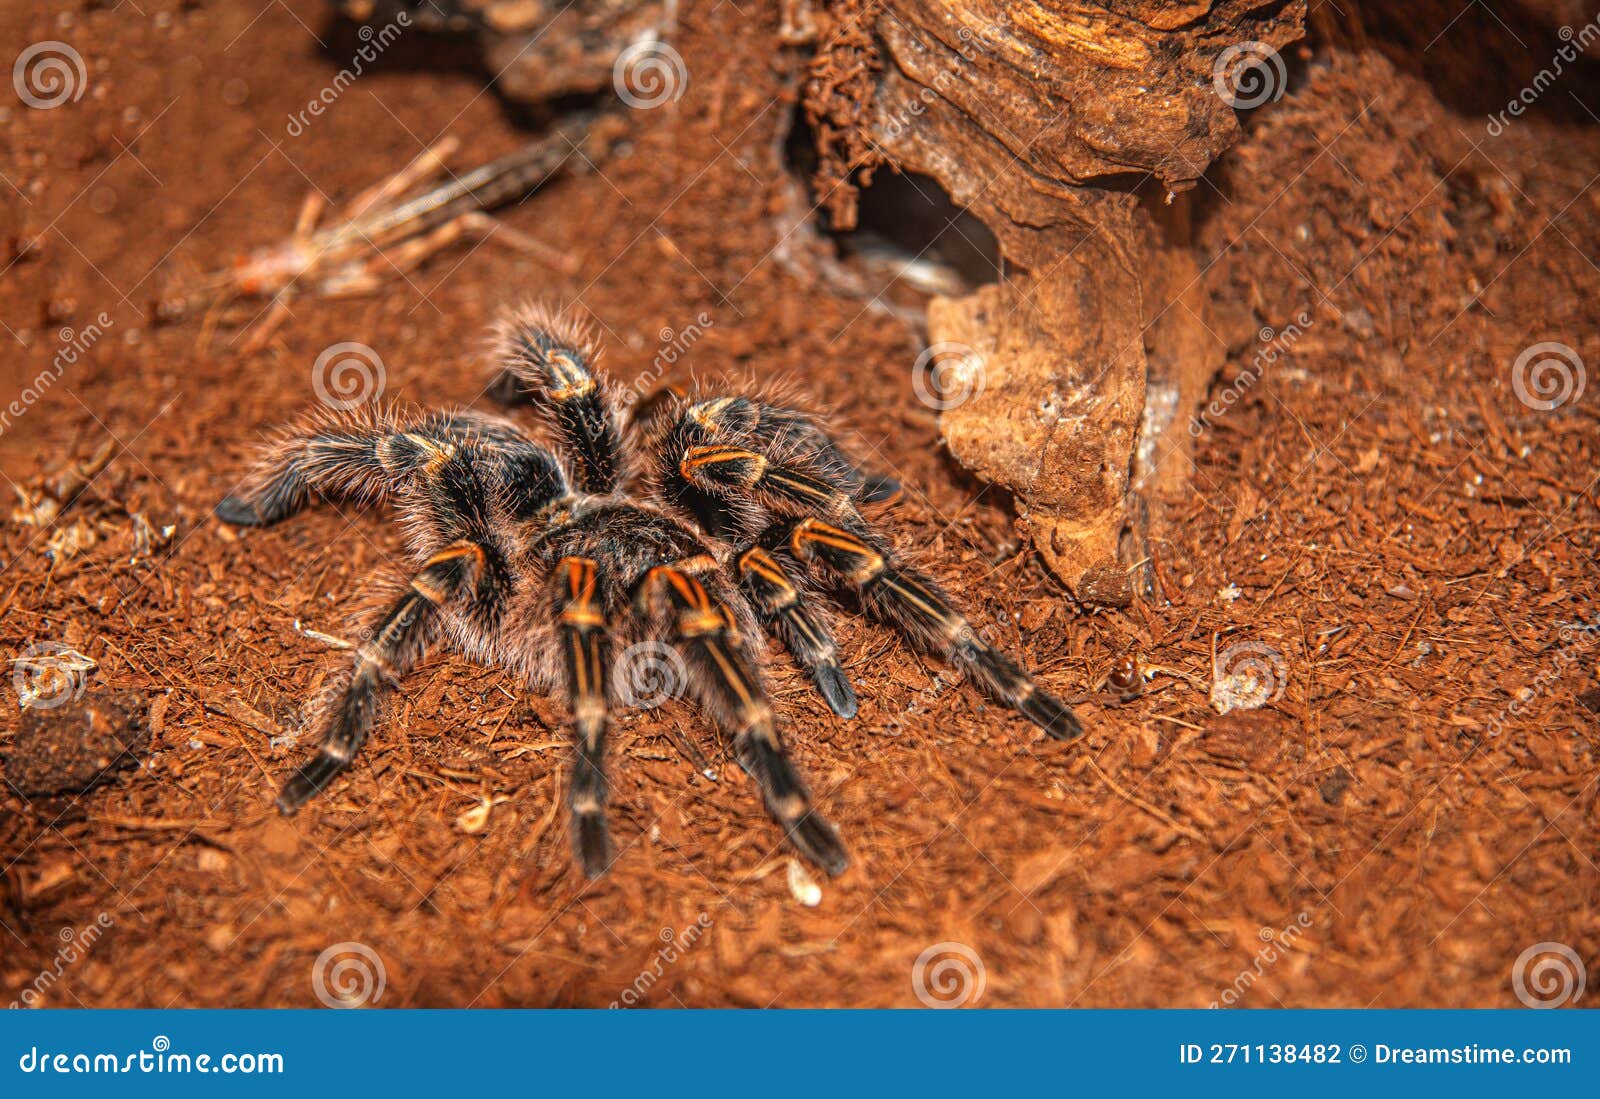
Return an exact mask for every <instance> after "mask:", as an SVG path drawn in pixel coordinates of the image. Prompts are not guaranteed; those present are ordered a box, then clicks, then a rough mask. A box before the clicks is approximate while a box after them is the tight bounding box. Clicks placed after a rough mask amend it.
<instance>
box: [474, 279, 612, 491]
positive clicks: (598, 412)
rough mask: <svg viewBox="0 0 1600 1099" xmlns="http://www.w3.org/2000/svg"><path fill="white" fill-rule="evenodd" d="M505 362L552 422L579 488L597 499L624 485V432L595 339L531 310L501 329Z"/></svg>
mask: <svg viewBox="0 0 1600 1099" xmlns="http://www.w3.org/2000/svg"><path fill="white" fill-rule="evenodd" d="M498 331H499V339H500V345H501V348H500V351H501V354H500V361H501V362H503V363H504V364H505V368H506V369H507V370H508V371H509V372H510V373H512V374H513V375H515V376H516V378H517V380H518V381H519V382H520V383H521V384H522V386H523V387H524V388H525V389H526V390H528V391H529V395H530V396H531V397H532V398H533V401H534V404H535V405H537V406H539V407H540V409H541V410H542V411H544V412H545V413H546V414H547V415H548V416H549V418H550V420H551V422H552V424H553V425H554V427H555V429H556V432H557V433H558V434H559V435H560V438H561V446H562V450H563V451H564V452H565V453H567V454H569V455H571V456H572V458H573V460H574V465H575V466H576V468H575V469H574V471H573V472H574V475H575V477H576V480H577V482H578V485H579V486H580V487H581V488H582V489H583V490H584V491H585V492H589V493H593V494H595V495H604V494H605V493H608V492H612V491H614V490H615V489H616V488H617V486H618V484H619V483H620V481H621V479H622V473H623V470H622V429H621V426H620V423H619V418H618V416H617V414H616V412H615V411H614V409H613V408H612V406H611V402H610V401H609V400H608V394H607V392H606V389H605V386H604V384H603V383H602V381H601V379H600V378H599V377H598V376H597V375H596V373H595V370H594V365H593V364H594V360H595V356H596V352H595V347H594V342H593V340H592V339H591V338H590V335H589V333H588V332H587V331H586V330H585V329H584V328H582V327H581V326H580V325H578V324H577V323H576V322H574V321H573V320H572V319H571V318H570V317H567V316H564V315H562V314H557V313H552V312H550V311H549V310H546V309H543V308H541V307H537V306H533V307H528V308H525V309H523V310H521V311H519V312H518V313H516V314H514V315H512V316H511V317H510V318H508V319H507V320H505V321H504V322H502V323H501V325H500V327H499V330H498Z"/></svg>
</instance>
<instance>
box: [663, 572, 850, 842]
mask: <svg viewBox="0 0 1600 1099" xmlns="http://www.w3.org/2000/svg"><path fill="white" fill-rule="evenodd" d="M705 563H706V565H708V566H711V565H712V564H713V563H712V562H710V561H707V562H705ZM688 567H689V565H688V564H687V563H681V564H680V565H678V566H673V565H658V566H656V567H655V568H652V569H650V570H649V572H647V573H646V574H645V576H644V578H643V580H642V581H641V582H640V586H639V591H638V601H639V603H640V604H641V609H642V610H643V612H644V613H645V615H646V616H647V618H649V619H650V620H651V621H652V622H653V623H655V624H656V626H657V627H658V628H660V629H663V630H664V631H665V633H666V636H667V637H669V638H670V639H671V641H672V643H673V645H674V646H675V647H676V648H677V649H678V651H679V652H680V653H681V654H682V656H683V658H684V660H685V661H686V663H687V664H688V665H690V666H691V668H692V670H693V672H694V673H695V674H691V675H690V677H689V680H690V683H691V684H692V685H693V687H694V689H695V690H696V691H697V694H698V699H699V702H700V704H701V705H702V706H703V707H704V708H705V709H706V711H707V712H708V713H709V714H710V715H711V718H712V720H713V721H714V722H715V723H716V725H717V727H718V728H719V729H720V730H721V731H722V732H723V734H724V735H725V736H727V737H728V738H729V739H730V740H731V742H732V746H733V752H734V757H735V758H736V759H738V761H739V764H740V766H741V767H743V768H744V770H745V773H746V774H748V775H749V776H750V777H751V778H752V779H753V780H754V781H755V783H756V785H757V786H758V787H759V788H760V790H761V796H762V800H763V801H764V802H765V803H766V807H767V812H768V813H770V814H771V815H772V818H773V819H774V820H775V821H777V822H778V823H779V824H780V825H782V827H783V830H784V832H785V834H786V835H787V836H788V837H789V842H790V843H792V844H794V846H795V849H796V850H797V851H799V852H800V854H801V855H803V856H804V857H805V858H807V859H808V860H810V861H811V862H813V863H815V864H816V865H817V866H820V867H821V868H822V869H823V870H825V871H826V872H827V873H829V874H839V873H842V872H843V871H844V869H845V867H846V866H848V865H849V863H850V858H849V856H848V855H847V854H846V853H845V849H844V845H843V844H842V843H841V842H840V840H839V835H838V833H837V832H836V831H835V830H834V828H833V825H831V824H829V823H828V822H827V820H825V819H824V818H823V816H822V815H821V814H820V813H819V812H817V811H816V810H815V809H814V808H813V807H812V804H811V795H810V793H809V792H808V791H807V789H806V785H805V783H804V781H803V780H802V779H801V778H800V774H799V772H798V771H797V770H796V769H795V766H794V763H793V761H792V760H791V759H790V758H789V754H788V752H787V751H785V749H784V746H783V742H782V741H781V740H780V738H779V736H778V729H777V724H776V722H775V720H774V718H773V715H772V707H771V705H770V704H769V703H768V701H767V697H766V692H765V690H764V689H763V687H762V684H761V680H760V678H759V677H758V675H757V673H756V670H755V666H754V663H753V661H752V660H751V656H750V652H749V649H748V647H747V645H746V644H745V642H744V640H743V639H742V638H741V637H740V636H739V632H738V628H737V625H736V619H735V618H734V615H733V612H732V611H731V610H729V608H728V605H727V603H726V602H725V601H724V600H723V599H722V598H720V597H718V596H713V595H712V593H711V592H709V591H707V589H706V587H705V585H704V584H702V583H701V581H700V579H699V578H698V577H697V576H695V575H693V574H691V573H690V572H689V571H686V569H687V568H688ZM706 575H707V576H708V577H709V576H712V575H714V574H710V573H708V574H706Z"/></svg>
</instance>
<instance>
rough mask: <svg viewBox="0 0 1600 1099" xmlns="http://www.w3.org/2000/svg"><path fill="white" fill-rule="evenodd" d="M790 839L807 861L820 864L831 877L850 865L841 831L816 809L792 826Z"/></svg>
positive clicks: (842, 871) (836, 875) (834, 876)
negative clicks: (835, 828) (841, 840)
mask: <svg viewBox="0 0 1600 1099" xmlns="http://www.w3.org/2000/svg"><path fill="white" fill-rule="evenodd" d="M789 841H790V842H791V843H793V844H794V846H795V849H796V850H797V851H799V852H800V854H801V855H802V856H803V857H804V858H805V859H806V860H807V861H809V862H812V863H814V864H816V865H817V866H820V867H821V868H822V869H823V870H824V871H826V872H827V875H828V876H829V877H830V878H836V877H838V876H839V875H840V874H843V873H844V872H845V870H846V869H847V868H848V867H849V866H850V856H849V854H848V853H846V851H845V849H844V844H843V843H841V842H840V840H839V833H838V832H837V831H835V830H834V827H833V825H831V824H829V823H828V822H827V821H825V820H823V819H822V817H821V815H819V814H818V813H817V812H816V811H815V810H813V811H811V812H809V813H807V814H806V815H805V816H803V817H801V818H800V819H799V820H798V821H796V822H795V823H794V824H793V825H791V826H790V828H789Z"/></svg>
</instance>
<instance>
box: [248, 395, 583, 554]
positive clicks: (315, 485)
mask: <svg viewBox="0 0 1600 1099" xmlns="http://www.w3.org/2000/svg"><path fill="white" fill-rule="evenodd" d="M462 448H474V449H479V450H491V451H494V450H498V451H500V452H502V453H503V454H504V455H505V456H506V457H507V459H508V460H514V461H515V462H516V463H517V465H518V471H519V480H518V482H517V483H518V485H519V486H520V487H519V489H518V491H519V492H522V493H523V494H525V495H526V494H533V495H541V496H551V495H554V494H558V493H559V491H560V490H563V489H564V481H563V479H562V477H561V471H560V467H559V466H558V465H557V463H556V461H555V459H554V458H553V457H551V456H550V455H549V454H548V452H546V451H544V450H543V448H541V447H538V446H537V445H536V444H534V443H532V442H530V441H529V440H528V439H527V437H526V436H524V435H523V434H522V433H521V432H519V431H517V430H516V428H515V427H513V426H512V425H510V424H507V423H504V422H503V421H499V420H495V419H493V418H492V417H488V416H481V415H479V414H477V413H472V412H432V413H427V414H425V415H413V416H396V415H392V414H388V413H382V412H379V413H371V412H368V413H361V412H347V413H344V414H341V415H336V416H328V415H323V416H318V417H314V418H311V419H308V420H306V421H304V422H302V423H301V424H300V425H299V426H297V427H295V428H293V429H291V430H290V431H288V432H287V433H285V434H283V435H282V436H281V437H280V438H278V439H277V440H276V441H275V442H274V443H273V444H272V445H271V446H270V447H269V448H268V449H267V452H266V454H265V455H264V456H263V458H262V460H261V461H260V462H259V463H258V464H257V465H256V467H255V469H253V470H252V471H251V473H250V474H249V475H248V476H247V477H246V479H245V481H244V483H243V484H242V485H241V486H240V487H239V489H238V490H237V491H235V492H232V493H230V494H229V495H227V496H225V497H224V498H223V499H222V501H221V502H220V503H218V504H217V506H216V513H217V517H218V518H220V519H222V520H223V521H224V522H227V523H232V524H234V525H235V526H247V527H254V526H268V525H270V524H272V523H276V522H279V521H281V520H283V519H287V518H288V517H289V516H291V515H293V514H295V513H296V512H297V511H299V510H301V509H302V508H304V507H305V506H306V504H307V503H309V502H310V498H311V494H312V493H317V494H319V495H322V496H325V497H329V498H332V499H346V500H352V501H355V502H358V503H363V504H365V503H381V502H384V501H387V500H389V499H392V498H393V497H394V496H395V495H396V494H397V493H399V492H401V491H403V490H404V489H405V488H406V487H407V486H410V485H412V484H414V483H415V482H416V480H417V479H418V478H419V477H422V476H425V475H426V474H427V473H428V471H429V470H430V469H438V468H439V467H440V466H441V465H442V464H443V463H445V462H448V461H450V460H451V459H452V457H454V455H455V454H456V453H457V452H458V451H459V450H461V449H462Z"/></svg>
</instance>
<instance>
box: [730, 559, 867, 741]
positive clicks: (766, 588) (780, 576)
mask: <svg viewBox="0 0 1600 1099" xmlns="http://www.w3.org/2000/svg"><path fill="white" fill-rule="evenodd" d="M734 567H735V568H736V569H737V570H738V573H739V583H740V585H741V586H742V587H743V588H744V592H745V594H746V595H748V596H749V597H750V601H751V602H752V603H753V604H755V607H756V610H757V611H758V612H760V614H761V618H762V620H763V621H764V622H766V624H767V626H768V628H770V629H771V630H772V631H773V632H774V633H776V634H777V635H778V636H779V637H781V638H782V639H783V643H784V646H785V647H786V648H787V649H788V650H789V654H790V655H791V656H793V657H794V659H795V662H796V663H798V664H799V665H800V666H801V667H802V668H804V669H805V670H806V671H808V672H810V673H811V679H812V682H814V683H815V684H816V685H817V690H818V691H819V692H820V693H821V694H822V698H823V700H824V701H825V702H827V704H828V708H829V709H831V710H832V711H833V712H834V713H836V714H838V715H839V716H840V717H844V718H851V717H855V716H856V693H855V691H854V690H852V689H851V687H850V681H849V680H848V679H846V678H845V674H844V669H843V668H841V667H840V666H839V647H838V645H837V644H835V642H834V640H833V634H832V633H831V632H830V631H829V629H828V621H827V619H826V618H825V617H824V616H823V614H822V612H821V610H820V609H818V608H817V607H815V606H813V605H811V604H809V603H808V602H807V601H806V600H805V598H804V597H803V596H802V595H801V594H800V589H799V588H798V587H797V586H796V585H795V583H794V580H793V579H791V578H790V576H789V573H788V571H787V570H786V569H785V568H784V567H783V565H782V564H781V563H780V562H779V561H778V559H777V558H776V557H774V556H773V555H772V554H770V553H768V552H767V551H766V550H764V549H762V548H761V547H760V546H752V547H751V548H750V549H747V550H745V551H744V552H743V553H742V554H740V555H739V557H738V559H737V560H736V561H735V563H734Z"/></svg>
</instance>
